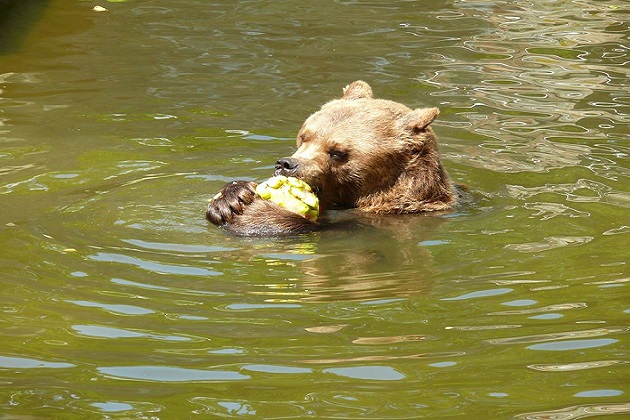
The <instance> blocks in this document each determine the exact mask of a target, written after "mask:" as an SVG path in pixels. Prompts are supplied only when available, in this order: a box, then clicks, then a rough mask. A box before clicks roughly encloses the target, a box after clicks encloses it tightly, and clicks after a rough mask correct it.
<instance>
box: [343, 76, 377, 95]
mask: <svg viewBox="0 0 630 420" xmlns="http://www.w3.org/2000/svg"><path fill="white" fill-rule="evenodd" d="M365 98H367V99H371V98H372V88H371V87H370V85H368V84H367V83H365V82H364V81H363V80H357V81H356V82H352V83H350V84H349V85H348V86H346V87H345V88H343V96H342V97H341V99H365Z"/></svg>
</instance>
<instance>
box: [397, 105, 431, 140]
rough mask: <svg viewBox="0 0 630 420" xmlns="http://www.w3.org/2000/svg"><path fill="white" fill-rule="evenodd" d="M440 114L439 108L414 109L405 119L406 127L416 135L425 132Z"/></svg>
mask: <svg viewBox="0 0 630 420" xmlns="http://www.w3.org/2000/svg"><path fill="white" fill-rule="evenodd" d="M439 113H440V110H439V109H437V108H418V109H414V110H413V111H411V112H410V113H408V114H407V115H405V116H404V117H403V124H404V127H405V128H406V129H407V130H409V131H411V132H412V133H414V134H416V133H419V132H421V131H423V130H425V129H426V128H427V127H428V126H429V124H431V123H432V122H433V120H435V118H436V117H437V116H438V114H439Z"/></svg>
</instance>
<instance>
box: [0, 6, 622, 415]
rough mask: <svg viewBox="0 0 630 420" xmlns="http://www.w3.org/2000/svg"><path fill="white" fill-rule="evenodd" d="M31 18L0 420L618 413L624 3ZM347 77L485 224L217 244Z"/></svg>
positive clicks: (21, 61)
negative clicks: (392, 108)
mask: <svg viewBox="0 0 630 420" xmlns="http://www.w3.org/2000/svg"><path fill="white" fill-rule="evenodd" d="M40 4H41V5H42V8H41V9H40V8H38V7H34V8H32V9H30V10H25V11H22V12H20V14H19V22H18V23H15V24H12V26H11V28H12V32H11V33H8V32H4V33H3V34H2V35H1V36H0V42H2V43H3V47H2V49H1V51H2V55H0V124H1V127H0V144H1V146H0V206H1V207H0V208H1V211H0V273H1V276H0V288H1V289H0V290H1V294H0V311H1V314H2V315H1V316H0V321H1V322H0V331H1V333H2V337H3V344H2V346H1V347H0V417H2V418H18V417H20V418H64V419H67V418H77V419H79V418H80V419H84V418H211V417H215V416H216V417H218V416H224V417H248V416H251V417H253V416H255V417H266V418H274V417H275V418H295V417H306V416H312V417H329V418H330V417H333V418H358V417H371V418H418V417H467V418H512V417H516V418H528V419H531V418H551V417H553V418H562V419H573V418H583V417H587V416H593V415H596V416H604V415H611V416H615V415H616V416H618V417H626V416H628V413H629V412H630V386H629V385H628V383H630V382H629V380H628V379H629V376H628V363H629V360H630V358H629V352H628V344H629V343H630V340H629V338H628V332H629V327H630V326H629V322H628V320H629V317H630V305H629V304H628V302H629V301H630V300H629V297H630V293H629V292H628V287H629V284H630V275H629V272H628V248H629V245H630V242H629V241H628V237H629V236H628V235H629V234H630V213H629V211H628V208H629V207H630V194H629V190H630V189H629V186H630V183H629V181H628V175H629V164H628V163H629V159H628V153H629V152H630V147H629V146H628V144H629V143H628V140H629V132H628V123H629V121H630V117H629V106H630V97H629V95H628V78H629V73H630V72H629V71H628V66H627V63H628V57H629V53H628V45H630V44H629V42H628V41H629V40H628V23H627V22H628V20H627V17H628V9H627V5H626V4H625V3H624V2H622V1H614V0H613V1H607V2H589V1H579V0H576V1H564V2H555V1H554V2H552V1H540V2H518V3H516V2H505V1H503V2H501V1H499V2H492V3H488V2H474V1H472V2H469V1H455V2H444V1H432V2H419V1H396V2H379V1H369V2H368V1H365V2H353V1H335V2H333V1H329V2H317V3H314V2H307V1H292V2H271V1H256V2H248V1H241V2H233V1H215V2H206V1H202V0H196V1H194V0H193V1H187V2H173V1H166V0H155V1H144V0H129V1H127V2H105V1H103V2H101V6H104V7H106V8H107V9H108V11H107V12H96V11H93V10H92V7H93V6H94V4H92V3H91V2H84V1H80V2H65V1H61V0H52V1H50V2H41V3H40ZM36 6H37V5H36ZM16 19H17V18H16ZM5 24H6V23H5ZM356 79H364V80H366V81H368V82H369V83H371V85H372V87H373V89H374V91H375V94H376V95H377V96H379V97H384V98H388V99H394V100H397V101H400V102H403V103H405V104H408V105H409V106H412V107H421V106H438V107H440V109H441V115H440V117H439V119H438V121H436V123H435V131H436V132H437V134H438V137H439V138H440V141H441V150H442V153H443V156H444V162H445V165H446V166H447V168H448V170H449V172H450V174H451V176H452V177H453V178H454V179H455V180H457V181H458V182H461V183H465V184H467V185H468V186H469V188H470V189H471V191H473V193H474V195H475V197H476V200H475V203H474V204H473V205H471V206H469V207H467V208H465V209H464V210H462V211H460V212H458V213H454V214H450V215H446V216H440V217H438V216H426V215H414V216H401V217H376V218H373V217H368V216H365V217H360V216H358V215H355V214H352V213H351V212H338V213H334V214H332V216H333V217H336V218H347V219H349V221H350V223H349V225H348V226H347V227H346V228H344V229H341V230H325V231H323V232H319V233H314V234H310V235H305V236H300V237H295V238H283V239H273V238H267V239H265V238H258V239H247V238H235V237H230V236H227V235H226V234H224V233H223V232H221V231H220V230H218V229H216V228H214V227H213V226H209V225H208V223H207V222H206V221H205V220H204V219H203V216H204V207H205V201H206V199H207V198H209V197H211V196H212V195H213V194H214V193H215V192H216V191H217V190H218V189H219V188H220V186H221V185H222V184H223V183H224V182H227V181H230V180H234V179H252V180H254V179H255V180H260V179H264V178H266V177H267V176H269V175H270V173H271V171H272V167H273V163H274V162H275V159H276V158H277V157H280V156H287V155H290V154H291V153H292V150H293V148H294V140H293V139H294V137H295V134H296V132H297V130H298V128H299V126H300V124H301V123H302V121H303V120H304V119H305V118H306V117H307V116H308V115H309V114H310V113H311V112H313V111H315V110H316V109H317V108H318V107H319V106H320V105H321V104H322V103H324V102H326V101H327V100H330V99H332V98H333V97H335V96H339V95H340V93H341V88H342V87H343V86H344V85H345V84H347V83H349V82H351V81H353V80H356Z"/></svg>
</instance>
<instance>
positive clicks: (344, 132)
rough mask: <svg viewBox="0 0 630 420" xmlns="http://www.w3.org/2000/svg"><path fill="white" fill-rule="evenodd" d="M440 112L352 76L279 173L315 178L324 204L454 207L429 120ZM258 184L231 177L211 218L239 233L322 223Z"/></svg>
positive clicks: (387, 209)
mask: <svg viewBox="0 0 630 420" xmlns="http://www.w3.org/2000/svg"><path fill="white" fill-rule="evenodd" d="M438 114H439V110H438V109H437V108H419V109H415V110H412V109H410V108H408V107H406V106H404V105H402V104H399V103H397V102H393V101H389V100H383V99H373V98H372V89H371V88H370V86H369V85H368V84H367V83H365V82H363V81H356V82H353V83H352V84H350V85H349V86H347V87H346V88H345V89H344V94H343V96H342V97H341V99H336V100H333V101H330V102H328V103H327V104H325V105H324V106H322V108H321V109H320V110H319V111H318V112H316V113H314V114H313V115H311V116H310V117H309V118H307V120H306V121H305V122H304V124H303V126H302V128H301V129H300V131H299V133H298V138H297V147H298V149H297V151H296V152H295V153H294V154H293V155H292V156H291V157H290V158H284V159H281V160H279V161H278V162H279V163H278V164H277V165H276V167H277V168H278V169H277V170H276V174H284V175H288V176H295V177H297V178H301V179H303V180H304V181H306V182H307V183H308V184H310V185H311V187H313V188H314V189H315V191H316V192H317V195H318V197H319V199H320V205H321V210H326V209H331V208H357V209H359V210H361V211H364V212H369V213H381V214H402V213H417V212H425V211H439V210H447V209H449V208H451V207H452V206H453V205H454V204H455V202H456V197H457V194H456V192H455V188H454V186H453V184H452V183H451V181H450V179H449V177H448V175H447V174H446V171H445V169H444V167H443V166H442V163H441V161H440V158H439V154H438V143H437V138H436V137H435V134H434V133H433V130H432V129H431V127H430V124H431V123H432V122H433V120H434V119H435V118H436V117H437V116H438ZM281 161H284V163H281ZM255 185H256V184H255V183H251V182H245V181H238V182H235V183H232V184H227V185H226V186H225V187H224V188H223V189H222V190H221V196H220V197H219V198H217V199H215V200H212V201H211V202H210V204H209V206H208V211H207V218H208V220H210V221H211V222H212V223H214V224H216V225H219V226H223V227H224V228H225V229H226V230H228V231H230V232H232V233H234V234H239V235H277V234H286V233H302V232H307V231H312V230H315V229H317V228H318V226H319V225H318V224H317V223H312V222H310V221H308V220H307V219H304V218H303V217H301V216H299V215H296V214H293V213H290V212H288V211H286V210H284V209H282V208H280V207H279V206H277V205H275V204H273V203H270V202H268V201H264V200H262V199H260V198H258V197H257V196H256V195H255V193H254V190H253V188H254V187H255Z"/></svg>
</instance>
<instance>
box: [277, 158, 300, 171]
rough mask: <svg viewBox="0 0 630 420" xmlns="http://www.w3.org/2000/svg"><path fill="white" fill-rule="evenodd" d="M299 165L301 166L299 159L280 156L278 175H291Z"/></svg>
mask: <svg viewBox="0 0 630 420" xmlns="http://www.w3.org/2000/svg"><path fill="white" fill-rule="evenodd" d="M298 166H300V163H299V162H298V160H297V159H294V158H290V157H287V158H280V159H278V160H277V161H276V175H278V174H284V175H291V174H293V173H295V171H296V169H297V167H298Z"/></svg>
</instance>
